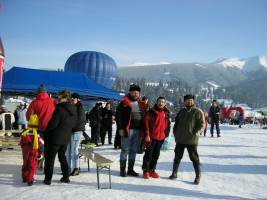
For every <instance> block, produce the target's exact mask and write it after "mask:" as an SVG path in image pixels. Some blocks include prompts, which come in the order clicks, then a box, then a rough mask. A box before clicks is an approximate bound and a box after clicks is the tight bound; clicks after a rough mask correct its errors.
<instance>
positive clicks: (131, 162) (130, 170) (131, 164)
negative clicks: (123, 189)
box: [127, 160, 139, 177]
mask: <svg viewBox="0 0 267 200" xmlns="http://www.w3.org/2000/svg"><path fill="white" fill-rule="evenodd" d="M134 163H135V160H129V161H128V171H127V175H128V176H135V177H137V176H139V174H138V173H136V172H135V171H134V169H133V167H134Z"/></svg>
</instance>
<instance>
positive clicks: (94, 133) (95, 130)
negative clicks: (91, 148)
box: [91, 126, 100, 145]
mask: <svg viewBox="0 0 267 200" xmlns="http://www.w3.org/2000/svg"><path fill="white" fill-rule="evenodd" d="M99 137H100V126H92V127H91V140H92V142H93V143H95V144H96V145H98V142H99Z"/></svg>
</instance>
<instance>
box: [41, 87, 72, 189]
mask: <svg viewBox="0 0 267 200" xmlns="http://www.w3.org/2000/svg"><path fill="white" fill-rule="evenodd" d="M58 100H59V103H58V104H57V106H56V110H55V112H54V114H53V116H52V119H51V120H50V122H49V124H48V127H47V130H46V134H45V138H44V139H45V167H44V172H45V179H44V184H46V185H50V184H51V180H52V176H53V169H54V162H55V157H56V154H58V159H59V162H60V166H61V170H62V174H63V177H62V178H61V179H60V181H61V182H64V183H69V182H70V180H69V166H68V162H67V159H66V156H65V153H66V149H67V146H68V143H69V141H70V138H71V134H72V129H73V128H74V127H75V126H76V123H77V111H76V107H75V105H73V104H71V95H70V92H69V91H67V90H64V91H62V92H60V93H59V96H58Z"/></svg>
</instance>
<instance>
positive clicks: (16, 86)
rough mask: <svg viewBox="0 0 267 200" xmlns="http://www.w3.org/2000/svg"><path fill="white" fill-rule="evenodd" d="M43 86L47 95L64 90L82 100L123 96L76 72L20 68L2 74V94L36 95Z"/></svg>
mask: <svg viewBox="0 0 267 200" xmlns="http://www.w3.org/2000/svg"><path fill="white" fill-rule="evenodd" d="M41 84H43V85H44V86H45V88H46V90H47V91H48V92H49V93H58V92H59V91H62V90H64V89H68V90H70V91H71V92H77V93H79V94H80V95H82V96H83V97H84V98H90V99H99V98H100V99H116V100H120V99H122V98H123V96H124V94H123V93H120V92H118V91H114V90H112V89H108V88H105V87H104V86H102V85H99V84H97V83H96V82H94V81H92V80H90V79H89V78H88V77H87V76H86V75H85V74H83V73H77V72H59V71H47V70H39V69H29V68H22V67H12V68H11V69H10V70H9V71H7V72H5V73H4V79H3V86H2V92H3V93H24V94H31V93H36V92H37V88H38V87H39V86H40V85H41Z"/></svg>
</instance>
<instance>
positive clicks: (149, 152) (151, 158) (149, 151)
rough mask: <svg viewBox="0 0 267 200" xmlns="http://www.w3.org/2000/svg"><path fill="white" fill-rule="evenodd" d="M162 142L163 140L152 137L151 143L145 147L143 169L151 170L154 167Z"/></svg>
mask: <svg viewBox="0 0 267 200" xmlns="http://www.w3.org/2000/svg"><path fill="white" fill-rule="evenodd" d="M163 142H164V140H161V141H158V140H153V139H152V141H151V144H150V145H149V146H148V147H147V148H146V150H145V155H144V157H143V166H142V169H143V171H152V170H155V169H156V165H157V162H158V159H159V155H160V149H161V146H162V144H163Z"/></svg>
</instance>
